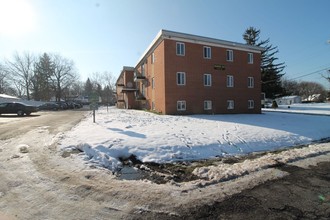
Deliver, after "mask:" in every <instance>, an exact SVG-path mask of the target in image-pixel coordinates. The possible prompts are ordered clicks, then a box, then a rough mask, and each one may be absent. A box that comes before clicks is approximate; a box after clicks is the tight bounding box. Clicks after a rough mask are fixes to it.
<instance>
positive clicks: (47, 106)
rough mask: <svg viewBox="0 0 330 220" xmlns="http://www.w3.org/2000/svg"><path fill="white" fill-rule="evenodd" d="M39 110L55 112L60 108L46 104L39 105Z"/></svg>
mask: <svg viewBox="0 0 330 220" xmlns="http://www.w3.org/2000/svg"><path fill="white" fill-rule="evenodd" d="M38 108H39V110H52V111H57V110H59V109H60V106H59V105H58V104H56V103H54V102H46V103H44V104H42V105H40V106H39V107H38Z"/></svg>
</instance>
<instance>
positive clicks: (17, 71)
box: [6, 52, 35, 100]
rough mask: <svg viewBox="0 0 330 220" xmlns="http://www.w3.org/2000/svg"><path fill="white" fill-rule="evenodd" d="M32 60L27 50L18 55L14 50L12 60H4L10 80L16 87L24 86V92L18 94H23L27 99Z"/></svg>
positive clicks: (33, 59) (32, 65) (33, 60)
mask: <svg viewBox="0 0 330 220" xmlns="http://www.w3.org/2000/svg"><path fill="white" fill-rule="evenodd" d="M34 62H35V58H34V56H33V55H32V54H31V53H28V52H25V53H24V54H23V55H19V54H18V53H17V52H16V53H15V54H14V56H13V61H9V60H7V61H6V68H7V71H8V74H9V77H10V79H11V81H12V82H13V83H14V84H15V85H16V88H22V87H23V88H24V90H25V92H24V93H22V94H19V95H20V96H22V95H24V94H25V95H26V97H27V99H28V100H30V86H31V78H32V76H33V68H34ZM19 93H20V92H19Z"/></svg>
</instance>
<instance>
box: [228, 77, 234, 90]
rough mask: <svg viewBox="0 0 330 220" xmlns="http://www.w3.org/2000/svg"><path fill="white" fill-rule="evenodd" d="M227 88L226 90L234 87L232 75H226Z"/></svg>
mask: <svg viewBox="0 0 330 220" xmlns="http://www.w3.org/2000/svg"><path fill="white" fill-rule="evenodd" d="M227 87H228V88H233V87H234V76H233V75H227Z"/></svg>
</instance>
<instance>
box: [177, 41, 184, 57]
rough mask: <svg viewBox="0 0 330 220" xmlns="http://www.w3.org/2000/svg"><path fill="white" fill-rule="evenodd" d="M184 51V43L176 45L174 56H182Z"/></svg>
mask: <svg viewBox="0 0 330 220" xmlns="http://www.w3.org/2000/svg"><path fill="white" fill-rule="evenodd" d="M184 54H185V50H184V43H179V42H177V43H176V55H180V56H184Z"/></svg>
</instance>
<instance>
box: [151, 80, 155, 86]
mask: <svg viewBox="0 0 330 220" xmlns="http://www.w3.org/2000/svg"><path fill="white" fill-rule="evenodd" d="M151 88H152V89H155V77H152V78H151Z"/></svg>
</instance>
